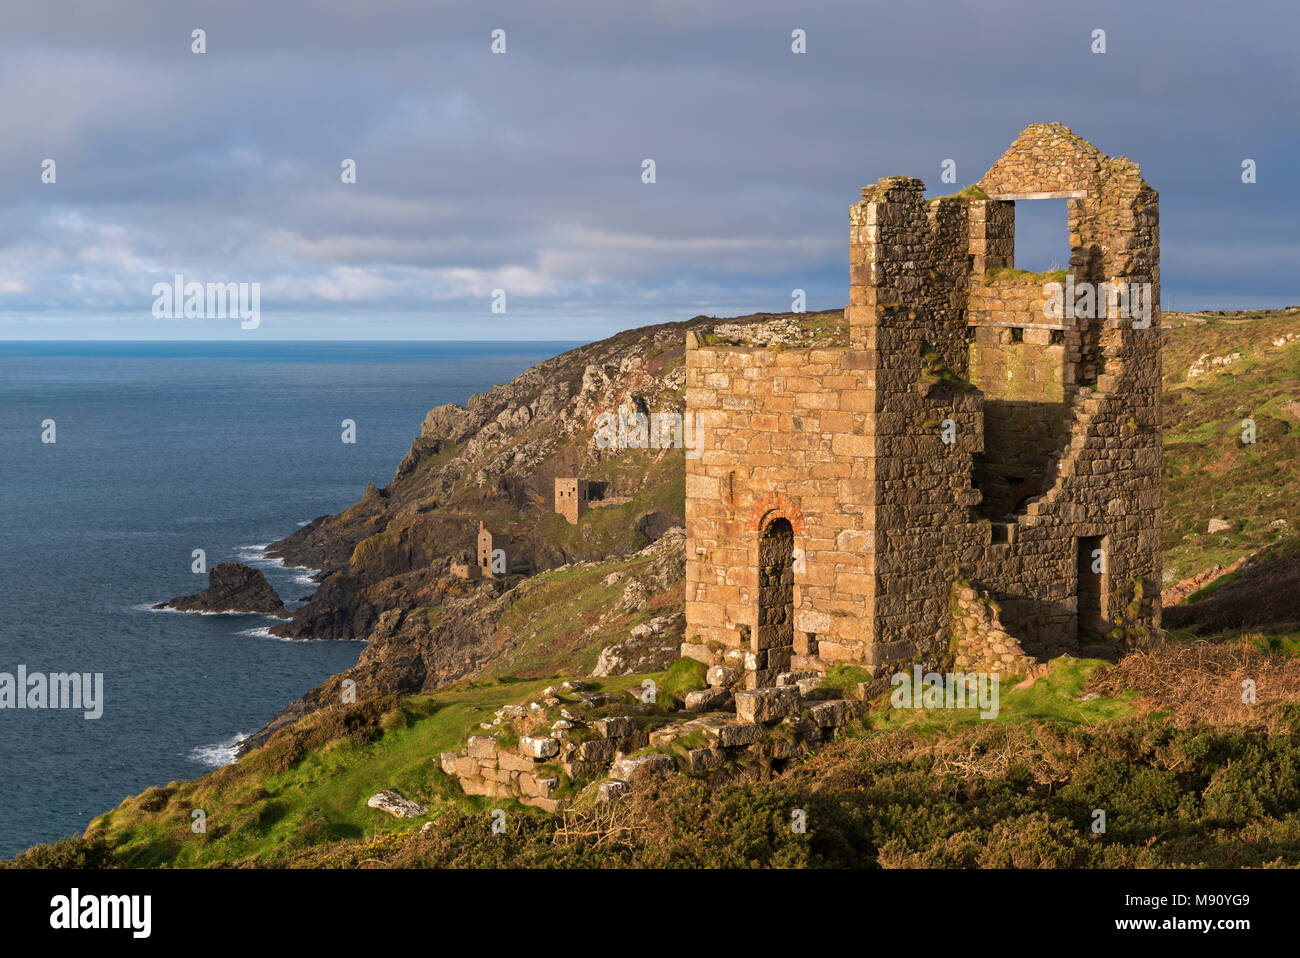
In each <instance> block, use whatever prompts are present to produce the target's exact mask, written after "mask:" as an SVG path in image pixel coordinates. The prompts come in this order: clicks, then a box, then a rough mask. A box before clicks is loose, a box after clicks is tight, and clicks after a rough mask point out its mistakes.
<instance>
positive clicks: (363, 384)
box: [0, 342, 571, 857]
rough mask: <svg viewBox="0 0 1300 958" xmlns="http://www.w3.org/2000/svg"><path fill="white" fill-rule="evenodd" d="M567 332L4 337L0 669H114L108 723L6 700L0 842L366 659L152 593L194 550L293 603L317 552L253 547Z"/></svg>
mask: <svg viewBox="0 0 1300 958" xmlns="http://www.w3.org/2000/svg"><path fill="white" fill-rule="evenodd" d="M569 345H571V344H564V343H389V342H384V343H263V344H243V343H0V672H9V673H11V674H12V673H15V672H16V671H17V667H18V666H19V665H20V664H21V665H26V666H27V669H28V671H29V673H30V672H37V671H39V672H47V673H48V672H70V671H76V672H102V673H103V675H104V679H103V681H104V694H103V699H104V714H103V716H102V717H101V718H99V719H98V720H92V721H88V720H86V719H85V718H83V716H82V713H81V712H73V711H59V710H53V709H47V710H43V711H33V710H14V709H0V857H9V856H11V855H12V854H14V853H15V852H17V851H20V850H21V849H23V848H26V847H27V846H29V845H31V844H33V843H36V842H43V841H51V840H54V839H57V838H59V837H62V836H64V835H70V834H80V833H81V832H82V831H83V830H84V829H85V827H86V825H87V823H88V822H89V821H90V819H91V818H92V817H94V816H95V815H98V814H100V813H101V812H105V811H108V810H109V809H111V808H113V807H115V806H116V805H117V804H118V803H119V802H120V801H121V800H122V799H123V798H125V797H126V796H127V795H132V794H135V793H138V792H140V791H141V790H143V789H144V788H146V787H148V786H150V785H158V784H166V783H167V782H169V781H172V780H181V779H189V778H195V777H197V776H199V775H202V774H203V773H205V772H207V771H210V770H211V769H212V768H213V767H215V766H216V765H217V764H220V763H221V762H222V761H223V760H228V754H229V753H228V748H229V746H230V745H232V744H233V742H234V740H235V739H236V738H237V737H238V736H239V735H241V734H248V733H251V732H253V731H255V730H256V729H257V728H258V727H260V726H261V725H262V724H263V723H265V722H266V721H267V720H268V719H270V718H271V717H272V716H273V715H274V714H275V713H276V712H277V711H279V710H280V709H281V708H282V707H283V706H285V705H286V704H288V703H289V702H290V701H291V700H292V699H294V698H296V697H297V696H298V695H300V694H301V693H302V692H304V691H306V690H307V689H308V688H310V687H311V686H313V685H315V684H316V683H318V682H320V681H321V680H322V679H324V678H326V677H327V676H329V675H331V674H333V673H335V672H338V671H340V670H342V669H345V668H348V667H349V666H351V665H352V664H353V663H355V662H356V659H357V656H358V655H359V654H360V652H361V649H362V648H363V645H362V643H359V642H286V641H280V640H277V639H273V638H269V637H265V636H262V635H258V634H257V630H258V629H265V628H266V627H267V626H270V625H273V624H274V620H272V619H268V618H266V617H263V616H256V615H248V616H244V615H230V616H202V615H184V614H180V613H173V612H153V611H148V610H147V608H146V607H147V606H148V605H151V604H153V603H155V602H161V601H163V600H165V599H169V598H171V597H173V596H177V595H189V594H191V593H194V592H197V591H199V590H200V589H202V588H205V587H206V586H207V576H206V575H203V576H199V575H195V574H194V573H192V572H191V571H190V565H191V561H192V560H191V552H192V551H193V550H194V549H204V550H205V551H206V553H207V561H208V567H209V568H211V566H212V565H214V564H216V563H217V562H221V561H225V560H236V561H245V562H249V564H252V565H254V566H255V567H259V568H261V569H262V570H263V571H264V572H265V573H266V575H267V578H268V579H269V581H270V582H271V585H272V586H273V587H275V589H276V590H277V591H278V592H279V593H280V595H281V596H282V597H283V598H284V599H285V600H286V602H287V603H288V604H289V606H290V608H293V607H294V605H296V604H297V603H296V602H295V601H293V600H297V599H299V598H301V597H304V596H307V595H309V594H310V592H311V591H312V589H313V588H314V585H313V584H311V583H310V581H309V580H307V579H306V578H305V577H306V575H307V573H306V572H305V571H304V570H292V569H283V568H280V567H278V566H276V565H274V564H273V563H269V562H267V561H265V560H263V559H260V558H259V557H260V551H259V549H258V548H257V547H259V546H262V545H264V544H266V543H269V542H271V541H273V540H275V539H279V538H282V537H283V536H285V535H288V534H289V533H290V532H293V531H294V529H296V528H297V527H298V526H299V525H300V524H303V523H305V522H307V521H308V520H310V519H312V518H314V517H315V516H318V515H322V514H324V513H333V512H338V511H339V510H341V509H343V508H346V507H347V506H349V505H351V504H352V503H353V502H355V501H356V500H357V499H358V498H359V497H360V495H361V493H362V492H363V491H364V489H365V486H366V483H368V482H374V483H375V484H376V485H379V486H382V485H385V484H386V483H387V482H388V481H389V480H391V479H392V476H393V472H394V470H395V469H396V468H397V464H398V463H399V462H400V461H401V460H402V457H403V456H404V455H405V454H406V451H407V449H408V448H409V446H410V442H411V439H412V438H413V437H414V436H416V435H418V434H419V431H420V423H421V421H422V420H423V418H424V414H425V413H426V412H427V411H428V410H429V409H430V408H432V407H433V406H436V405H439V404H440V403H445V402H460V403H463V402H464V401H465V400H466V399H467V398H468V397H469V396H470V395H471V394H472V393H475V392H482V391H484V390H486V389H489V388H491V387H492V386H493V385H495V384H498V383H504V382H506V381H508V380H509V379H511V378H513V377H514V376H515V375H517V374H518V373H520V372H522V371H523V370H524V369H526V368H528V367H529V366H531V365H533V364H535V363H536V362H538V361H540V360H542V359H544V358H546V357H548V356H553V355H555V354H557V353H559V352H562V351H563V350H564V349H566V348H568V346H569ZM46 419H53V420H54V421H55V429H56V434H55V435H56V442H55V443H54V444H44V443H42V442H41V431H42V426H41V424H42V421H43V420H46ZM344 419H352V420H354V421H355V422H356V439H357V441H356V444H355V445H348V444H345V443H343V442H342V441H341V433H342V430H341V428H340V423H341V421H342V420H344ZM250 560H252V561H250Z"/></svg>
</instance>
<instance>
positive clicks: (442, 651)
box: [242, 312, 844, 751]
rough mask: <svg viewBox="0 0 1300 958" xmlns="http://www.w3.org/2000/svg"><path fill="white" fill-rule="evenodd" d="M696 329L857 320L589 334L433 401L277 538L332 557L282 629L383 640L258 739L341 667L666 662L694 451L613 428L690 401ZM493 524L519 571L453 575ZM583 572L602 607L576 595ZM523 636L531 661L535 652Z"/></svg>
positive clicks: (653, 665)
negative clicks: (575, 483)
mask: <svg viewBox="0 0 1300 958" xmlns="http://www.w3.org/2000/svg"><path fill="white" fill-rule="evenodd" d="M688 330H693V331H694V332H695V333H696V334H697V335H699V336H702V337H714V338H720V339H728V340H736V339H745V340H747V341H755V342H767V343H772V344H778V345H792V346H793V345H811V344H813V343H822V342H831V341H837V340H842V339H843V335H844V328H843V324H842V315H841V314H840V313H838V312H837V313H830V314H802V315H798V316H796V315H794V314H756V315H754V316H747V317H741V318H739V319H729V320H725V321H724V320H716V319H709V318H705V317H697V318H696V319H693V320H690V321H688V322H681V323H666V324H662V325H657V326H647V327H643V328H641V329H634V330H629V331H627V332H623V333H620V334H618V335H616V336H613V337H610V338H609V339H604V340H601V341H599V342H595V343H590V344H588V345H586V346H582V347H579V348H577V349H573V350H570V351H568V352H566V353H563V354H561V355H559V356H556V357H554V358H553V359H548V360H546V361H545V362H542V363H539V364H538V365H536V366H533V367H532V368H530V369H528V370H526V371H525V372H523V373H522V374H520V375H519V376H517V377H516V378H515V379H513V380H511V381H510V382H509V383H506V384H504V385H501V386H497V387H495V388H493V389H491V390H489V391H488V392H486V393H481V394H478V395H475V396H472V397H470V399H469V401H468V403H467V404H466V405H465V406H457V405H444V406H439V407H437V408H435V409H432V410H431V411H430V412H429V413H428V415H427V416H426V417H425V420H424V424H423V427H422V429H421V434H420V436H419V437H417V438H416V439H415V440H414V441H413V442H412V444H411V448H410V451H409V452H408V453H407V455H406V457H405V458H404V459H403V460H402V462H401V464H400V465H399V466H398V468H397V472H396V474H395V475H394V477H393V480H392V482H390V483H389V484H388V485H387V486H385V487H384V488H382V489H381V488H377V487H375V486H373V485H371V486H370V487H369V488H367V489H366V490H365V493H364V495H363V496H362V497H361V499H360V500H359V501H358V502H357V503H356V504H354V505H353V506H351V507H349V508H348V509H345V510H344V511H343V512H341V513H339V514H337V515H333V516H321V517H319V518H317V519H315V520H313V521H312V522H311V523H309V524H308V525H306V526H304V527H303V528H301V529H299V530H298V531H297V532H295V533H293V534H292V535H290V536H288V537H286V538H284V539H282V540H280V541H278V542H275V543H272V544H271V546H269V547H268V550H267V551H268V553H269V554H270V555H272V556H275V557H279V558H282V559H284V560H285V562H287V563H288V564H291V565H300V566H310V567H312V568H318V569H320V570H322V579H321V583H320V586H319V588H318V589H317V590H316V592H315V594H314V595H313V596H312V597H311V599H310V601H309V602H308V603H307V605H305V606H303V607H302V608H299V609H297V610H295V611H294V613H293V618H292V620H291V621H289V622H286V623H284V624H282V625H279V626H276V627H275V628H274V629H273V632H275V634H277V635H280V636H282V637H285V638H295V639H306V638H313V639H367V640H369V645H368V646H367V647H366V649H365V651H364V652H362V654H361V657H360V661H359V662H358V663H357V665H356V667H355V668H353V669H350V670H349V671H348V672H345V673H342V674H340V675H337V676H334V677H332V678H331V679H329V680H328V681H326V682H324V683H322V684H321V685H320V686H317V687H316V688H314V689H312V690H310V691H309V692H308V693H306V694H305V695H304V696H303V697H302V698H301V699H299V700H298V701H296V702H294V703H292V704H291V705H290V706H289V707H288V708H286V709H285V710H284V711H283V712H281V714H280V715H278V716H276V718H275V719H274V720H273V721H272V722H271V723H269V724H268V725H267V726H266V727H265V728H264V729H263V730H262V731H261V732H259V733H258V734H256V735H254V736H253V737H251V738H250V739H247V740H246V741H245V742H244V744H243V746H242V748H243V750H244V751H247V750H248V749H249V748H254V747H256V746H258V745H260V744H261V743H263V742H264V741H265V740H266V738H267V737H268V735H269V734H270V733H271V732H273V731H275V730H276V729H278V728H280V727H281V726H282V725H284V724H286V723H288V722H292V721H296V720H297V719H298V718H301V717H302V716H303V715H305V714H308V713H309V712H311V711H313V710H314V709H315V708H317V707H319V706H320V705H323V704H327V703H329V702H332V701H337V696H338V691H339V686H340V683H341V682H342V681H343V680H344V679H352V680H353V681H355V682H357V684H358V689H363V688H364V689H365V690H367V691H371V692H401V693H413V692H429V691H432V690H434V689H437V688H441V687H443V686H445V685H447V684H449V683H451V682H454V681H456V680H458V679H462V678H466V677H472V676H477V675H481V674H487V673H488V672H489V671H490V670H492V669H497V670H499V671H500V672H501V673H502V674H509V675H518V676H529V675H533V674H552V673H553V672H554V671H556V670H557V669H558V668H560V667H565V668H578V669H581V670H582V671H583V672H584V674H585V673H589V672H592V671H598V672H601V673H603V674H629V673H631V672H633V671H641V672H646V671H655V670H657V669H661V668H665V667H667V665H668V664H670V663H671V662H672V661H673V660H674V659H675V658H676V657H677V647H678V645H679V643H680V641H681V635H682V616H681V611H682V602H683V592H682V580H683V575H684V562H685V556H684V547H683V544H682V543H683V538H682V535H681V533H680V531H676V532H674V531H671V530H680V527H681V526H682V524H683V522H684V510H685V451H684V450H683V449H682V448H680V447H679V448H618V447H617V445H615V446H614V447H610V444H609V443H607V442H605V441H603V440H602V441H598V433H599V428H598V427H599V425H600V421H601V416H602V415H603V414H610V415H611V416H613V417H617V416H618V415H619V413H620V410H621V411H622V413H623V415H624V416H629V415H631V414H633V413H636V412H639V413H642V414H645V415H650V414H653V413H681V412H682V411H683V409H684V397H683V386H684V382H685V368H684V362H685V339H686V332H687V331H688ZM566 476H580V477H582V478H584V479H588V480H590V482H591V485H592V488H593V502H592V503H591V508H590V509H589V510H588V512H587V513H586V514H585V515H584V516H583V519H582V521H581V522H580V523H579V524H578V525H572V524H570V523H569V522H567V521H566V520H565V519H564V518H563V517H562V516H560V515H558V514H556V513H555V510H554V486H555V479H556V478H557V477H566ZM480 522H483V523H485V525H486V528H487V529H488V530H489V531H490V532H491V533H492V534H493V537H494V541H493V544H494V547H496V548H500V549H502V550H504V552H505V554H506V562H507V566H508V568H509V570H510V571H509V572H508V573H507V574H506V575H504V576H502V577H499V578H496V579H483V580H465V579H459V578H456V577H453V576H452V575H451V574H450V565H451V562H452V560H453V558H456V557H458V556H460V554H461V553H463V552H465V551H469V552H471V553H472V552H473V551H474V549H475V536H476V534H477V531H478V528H479V523H480ZM547 573H549V575H548V574H547ZM572 580H579V581H581V582H582V584H583V588H584V589H586V590H587V591H586V592H585V593H584V595H585V596H588V597H590V596H596V595H599V596H600V597H601V599H600V603H601V604H599V605H597V606H593V607H592V608H590V609H579V608H578V606H580V605H582V602H581V601H578V600H576V598H575V595H574V587H575V582H574V581H572ZM587 580H590V581H587ZM606 580H608V583H607V584H606ZM566 582H567V584H566ZM543 596H545V597H546V598H545V599H544V600H543V598H542V597H543ZM544 604H549V607H550V608H551V609H555V610H558V611H559V612H560V613H562V614H558V615H557V614H554V613H552V614H551V615H549V616H542V617H541V618H542V619H544V620H545V621H538V617H537V616H536V615H530V614H528V613H527V612H526V610H528V609H534V610H535V609H536V608H537V607H539V606H541V605H544ZM633 633H635V634H633ZM524 646H526V647H529V648H531V649H533V652H534V653H535V654H534V655H533V659H535V661H533V660H524V661H521V660H520V659H519V655H518V652H517V650H518V649H519V648H520V647H524ZM508 653H510V654H511V656H512V657H511V658H510V660H509V661H506V656H507V654H508ZM542 668H549V669H550V670H551V672H545V673H544V672H539V671H537V670H538V669H542Z"/></svg>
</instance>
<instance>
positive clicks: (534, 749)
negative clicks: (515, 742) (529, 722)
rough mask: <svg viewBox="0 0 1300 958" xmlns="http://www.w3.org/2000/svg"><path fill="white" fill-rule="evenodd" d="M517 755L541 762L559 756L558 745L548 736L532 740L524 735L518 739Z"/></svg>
mask: <svg viewBox="0 0 1300 958" xmlns="http://www.w3.org/2000/svg"><path fill="white" fill-rule="evenodd" d="M519 754H520V755H526V756H527V757H529V758H532V759H537V760H538V761H542V760H544V759H548V758H551V757H553V756H555V755H558V754H560V743H559V742H557V741H556V740H555V739H553V738H551V737H550V736H547V737H546V738H533V737H532V736H530V735H525V736H523V737H521V738H520V739H519Z"/></svg>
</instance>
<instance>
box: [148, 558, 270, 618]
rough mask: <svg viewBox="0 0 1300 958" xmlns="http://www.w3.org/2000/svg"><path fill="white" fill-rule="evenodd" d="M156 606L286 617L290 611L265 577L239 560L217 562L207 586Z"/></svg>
mask: <svg viewBox="0 0 1300 958" xmlns="http://www.w3.org/2000/svg"><path fill="white" fill-rule="evenodd" d="M154 608H155V609H176V610H177V611H179V612H250V613H260V614H262V615H274V616H277V617H279V618H282V619H287V618H289V610H288V609H286V608H285V607H284V603H283V602H282V601H280V596H279V595H277V594H276V591H275V590H274V589H272V588H271V583H269V582H267V581H266V576H264V575H262V573H261V572H259V571H257V570H256V569H250V568H249V567H248V566H246V565H242V564H240V563H238V562H220V563H218V564H217V565H215V566H213V567H212V571H211V572H209V573H208V587H207V588H206V589H204V590H203V591H202V592H198V593H196V594H194V595H187V596H179V597H178V598H175V599H172V600H171V601H169V602H159V603H158V604H157V605H155V606H154Z"/></svg>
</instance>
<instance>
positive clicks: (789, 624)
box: [752, 518, 794, 686]
mask: <svg viewBox="0 0 1300 958" xmlns="http://www.w3.org/2000/svg"><path fill="white" fill-rule="evenodd" d="M755 625H756V628H755V629H754V637H753V650H752V651H753V652H754V653H755V659H756V660H757V672H758V673H759V674H758V676H757V678H758V682H757V684H758V685H760V686H761V685H771V684H774V683H775V681H776V673H777V672H783V671H786V670H787V669H789V667H790V655H791V654H792V653H793V652H794V528H793V527H792V526H791V525H790V520H789V519H785V518H776V519H773V520H772V521H771V522H770V523H768V524H767V526H766V527H765V528H764V529H763V534H762V535H761V536H760V537H759V540H758V615H757V618H756V622H755Z"/></svg>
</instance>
